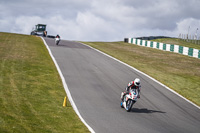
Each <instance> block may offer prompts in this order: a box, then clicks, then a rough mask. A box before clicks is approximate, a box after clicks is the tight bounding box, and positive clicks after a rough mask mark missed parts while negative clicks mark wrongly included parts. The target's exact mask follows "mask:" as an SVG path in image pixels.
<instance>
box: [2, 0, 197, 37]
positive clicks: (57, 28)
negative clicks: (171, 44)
mask: <svg viewBox="0 0 200 133" xmlns="http://www.w3.org/2000/svg"><path fill="white" fill-rule="evenodd" d="M199 5H200V1H198V0H190V1H188V0H168V1H163V0H151V1H148V0H134V1H133V0H123V1H122V0H109V1H108V0H101V1H98V0H84V1H83V0H67V1H62V0H57V1H52V0H32V1H28V0H18V1H15V0H1V1H0V31H5V32H17V33H24V34H30V31H31V29H32V27H33V26H34V25H36V24H38V23H44V24H47V31H48V34H52V35H55V34H60V35H61V37H63V38H64V39H69V40H83V41H85V40H87V41H116V40H123V38H124V37H136V36H151V35H166V36H175V37H177V36H178V34H180V33H182V32H184V33H185V32H186V33H187V30H188V26H190V27H191V28H190V29H191V33H194V32H195V30H196V28H200V24H199V21H200V16H199V12H200V8H199Z"/></svg>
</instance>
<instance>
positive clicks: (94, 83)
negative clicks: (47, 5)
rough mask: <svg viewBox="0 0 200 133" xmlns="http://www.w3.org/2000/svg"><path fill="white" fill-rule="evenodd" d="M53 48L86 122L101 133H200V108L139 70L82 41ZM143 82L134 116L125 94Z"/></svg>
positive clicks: (62, 42)
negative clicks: (123, 98) (134, 82)
mask: <svg viewBox="0 0 200 133" xmlns="http://www.w3.org/2000/svg"><path fill="white" fill-rule="evenodd" d="M44 39H45V40H46V42H47V44H48V46H49V47H50V49H51V51H52V53H53V55H54V57H55V59H56V61H57V63H58V65H59V67H60V69H61V71H62V73H63V75H64V77H65V80H66V83H67V85H68V87H69V90H70V92H71V95H72V98H73V100H74V102H75V104H76V106H77V108H78V110H79V112H80V114H81V116H82V117H83V118H84V120H85V121H86V122H87V123H88V124H89V125H90V126H91V127H92V128H93V129H94V131H95V132H96V133H122V132H124V133H161V132H162V133H199V132H200V109H198V108H197V107H195V106H194V105H192V104H190V103H188V102H187V101H185V100H184V99H182V98H180V97H179V96H177V95H175V94H174V93H172V92H170V91H169V90H167V89H166V88H164V87H162V86H161V85H159V84H157V83H156V82H154V81H152V80H151V79H149V78H147V77H146V76H144V75H142V74H140V73H138V72H136V71H134V70H133V69H131V68H129V67H127V66H125V65H123V64H121V63H119V62H117V61H115V60H113V59H111V58H109V57H107V56H105V55H103V54H101V53H99V52H97V51H95V50H93V49H91V48H89V47H87V46H84V45H82V44H80V43H77V42H72V41H65V40H62V41H61V42H60V44H59V45H58V46H57V45H55V44H54V40H53V39H51V38H44ZM136 77H138V78H140V80H141V85H142V90H141V98H140V99H139V100H138V101H137V103H136V104H134V105H133V109H132V110H131V112H126V111H125V110H124V109H122V108H121V107H120V94H121V92H122V91H123V90H124V88H125V87H126V85H127V84H128V82H129V81H131V80H134V79H135V78H136Z"/></svg>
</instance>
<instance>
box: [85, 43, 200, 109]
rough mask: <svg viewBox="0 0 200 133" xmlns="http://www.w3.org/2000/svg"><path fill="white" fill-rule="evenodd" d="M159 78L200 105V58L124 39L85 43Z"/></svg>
mask: <svg viewBox="0 0 200 133" xmlns="http://www.w3.org/2000/svg"><path fill="white" fill-rule="evenodd" d="M83 43H85V44H87V45H90V46H92V47H94V48H96V49H99V50H101V51H103V52H105V53H107V54H109V55H111V56H113V57H115V58H117V59H119V60H121V61H123V62H125V63H127V64H129V65H131V66H133V67H135V68H137V69H138V70H140V71H142V72H144V73H146V74H148V75H150V76H151V77H153V78H155V79H157V80H158V81H160V82H161V83H163V84H165V85H167V86H168V87H170V88H171V89H173V90H175V91H176V92H178V93H179V94H181V95H182V96H184V97H186V98H187V99H189V100H191V101H192V102H194V103H196V104H197V105H199V106H200V59H197V58H193V57H188V56H184V55H181V54H176V53H172V52H165V51H161V50H157V49H153V48H147V47H142V46H137V45H133V44H129V43H124V42H83Z"/></svg>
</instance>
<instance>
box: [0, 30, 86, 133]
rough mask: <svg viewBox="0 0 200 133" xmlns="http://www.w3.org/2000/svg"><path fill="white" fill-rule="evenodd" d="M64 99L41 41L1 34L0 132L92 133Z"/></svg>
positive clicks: (56, 73) (56, 76)
mask: <svg viewBox="0 0 200 133" xmlns="http://www.w3.org/2000/svg"><path fill="white" fill-rule="evenodd" d="M65 96H66V93H65V91H64V88H63V86H62V82H61V79H60V76H59V74H58V72H57V70H56V67H55V65H54V63H53V61H52V59H51V57H50V56H49V54H48V51H47V50H46V48H45V45H44V44H43V42H42V40H41V39H40V38H38V37H35V36H28V35H19V34H9V33H0V132H4V133H9V132H16V133H23V132H30V133H31V132H34V133H48V132H54V133H58V132H59V133H60V132H73V133H74V132H81V133H82V132H89V130H88V129H87V128H86V127H85V125H84V124H83V123H82V122H81V121H80V119H79V118H78V116H77V115H76V114H75V112H74V110H73V108H72V107H71V105H69V102H68V106H67V107H63V106H62V103H63V100H64V97H65Z"/></svg>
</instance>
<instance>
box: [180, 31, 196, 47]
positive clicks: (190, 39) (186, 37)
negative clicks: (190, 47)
mask: <svg viewBox="0 0 200 133" xmlns="http://www.w3.org/2000/svg"><path fill="white" fill-rule="evenodd" d="M178 38H180V39H182V40H183V41H186V42H190V43H194V44H199V45H200V36H199V37H198V36H197V35H188V34H179V36H178Z"/></svg>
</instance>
